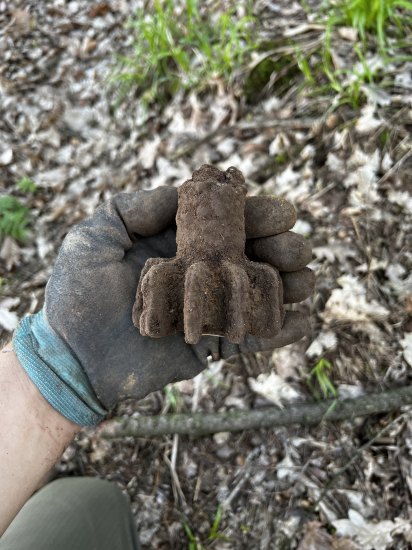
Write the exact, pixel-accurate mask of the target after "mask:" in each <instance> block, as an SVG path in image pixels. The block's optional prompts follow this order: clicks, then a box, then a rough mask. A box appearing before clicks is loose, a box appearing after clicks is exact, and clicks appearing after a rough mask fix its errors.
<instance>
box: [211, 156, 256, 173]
mask: <svg viewBox="0 0 412 550" xmlns="http://www.w3.org/2000/svg"><path fill="white" fill-rule="evenodd" d="M231 166H236V168H238V169H239V170H240V171H241V172H242V174H243V175H244V176H245V178H247V177H248V176H250V175H251V174H252V173H253V172H255V171H256V162H255V160H254V156H252V155H247V156H243V157H241V156H240V155H239V154H238V153H233V154H232V155H231V156H230V157H228V158H227V159H225V160H224V161H222V162H219V163H218V167H219V168H220V169H221V170H227V169H228V168H230V167H231Z"/></svg>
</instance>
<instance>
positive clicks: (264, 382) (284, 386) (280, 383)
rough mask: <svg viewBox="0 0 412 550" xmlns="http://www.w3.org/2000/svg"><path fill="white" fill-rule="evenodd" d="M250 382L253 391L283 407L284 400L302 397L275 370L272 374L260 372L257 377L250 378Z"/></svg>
mask: <svg viewBox="0 0 412 550" xmlns="http://www.w3.org/2000/svg"><path fill="white" fill-rule="evenodd" d="M248 384H249V387H250V389H251V390H252V391H254V392H255V393H257V394H259V395H261V396H262V397H264V398H265V399H267V400H268V401H272V403H275V405H277V406H278V407H281V408H282V407H283V403H282V401H293V400H294V399H297V398H298V397H300V394H299V393H298V392H297V391H296V390H295V389H294V388H293V387H292V386H291V385H290V384H288V383H287V382H285V381H284V380H283V378H282V377H281V376H279V375H277V374H276V373H275V372H274V371H271V372H270V374H268V373H262V374H259V376H258V377H257V378H248Z"/></svg>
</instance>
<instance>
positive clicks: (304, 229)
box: [293, 220, 312, 235]
mask: <svg viewBox="0 0 412 550" xmlns="http://www.w3.org/2000/svg"><path fill="white" fill-rule="evenodd" d="M293 232H294V233H299V235H310V234H311V233H312V226H311V224H310V223H309V222H306V221H305V220H297V221H296V223H295V225H294V226H293Z"/></svg>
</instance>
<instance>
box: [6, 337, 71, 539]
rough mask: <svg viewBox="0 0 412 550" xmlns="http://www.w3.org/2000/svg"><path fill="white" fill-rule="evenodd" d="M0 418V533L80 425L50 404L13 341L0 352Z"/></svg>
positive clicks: (36, 486)
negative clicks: (29, 374) (24, 364)
mask: <svg viewBox="0 0 412 550" xmlns="http://www.w3.org/2000/svg"><path fill="white" fill-rule="evenodd" d="M0 418H1V422H0V464H1V468H0V495H1V498H0V536H1V535H2V534H3V533H4V531H5V530H6V529H7V527H8V526H9V525H10V523H11V521H12V520H13V518H14V517H15V516H16V514H17V512H18V511H19V510H20V508H21V507H22V506H23V504H24V503H25V502H26V501H27V500H28V499H29V498H30V497H31V495H32V494H33V493H34V491H35V490H36V489H37V488H38V487H39V486H40V484H41V482H42V480H43V479H44V478H45V476H46V475H47V473H48V472H49V471H50V469H51V468H52V466H53V465H54V464H55V463H56V462H57V461H58V459H59V458H60V456H61V455H62V453H63V451H64V449H65V448H66V447H67V446H68V444H69V443H70V441H72V439H73V437H74V436H75V434H76V433H77V432H78V431H79V430H80V426H78V425H76V424H73V423H72V422H70V421H69V420H67V419H66V418H65V417H64V416H62V415H61V414H60V413H58V412H57V411H56V410H55V409H54V408H53V407H52V406H51V405H49V403H48V402H47V401H46V400H45V399H44V397H43V396H42V395H41V394H40V392H39V390H38V389H37V387H36V386H35V385H34V384H33V382H32V381H31V380H30V378H29V377H28V375H27V374H26V371H25V370H24V369H23V367H22V366H21V365H20V363H19V360H18V359H17V357H16V354H15V353H14V351H13V349H12V346H11V344H8V345H7V346H6V347H5V348H3V349H2V350H1V352H0Z"/></svg>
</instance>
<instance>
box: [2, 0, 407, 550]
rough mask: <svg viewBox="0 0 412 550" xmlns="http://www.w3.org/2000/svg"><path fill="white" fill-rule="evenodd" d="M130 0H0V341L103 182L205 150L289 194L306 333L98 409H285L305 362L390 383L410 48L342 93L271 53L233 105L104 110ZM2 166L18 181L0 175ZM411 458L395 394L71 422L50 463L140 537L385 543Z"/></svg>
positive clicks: (39, 297)
mask: <svg viewBox="0 0 412 550" xmlns="http://www.w3.org/2000/svg"><path fill="white" fill-rule="evenodd" d="M138 4H139V3H138V2H134V1H131V2H126V1H124V0H108V1H107V2H106V1H102V2H99V3H90V2H87V1H86V0H76V1H68V0H53V1H51V2H34V1H32V2H30V1H21V2H19V1H17V0H16V1H15V2H13V3H8V2H1V1H0V58H1V59H2V63H1V66H0V189H1V191H2V192H4V193H5V194H13V195H14V196H16V197H17V198H19V200H20V201H21V202H22V203H23V204H25V205H26V206H27V207H28V208H29V211H30V219H31V222H30V225H29V235H28V239H27V240H26V242H24V243H21V242H18V241H17V240H15V239H12V238H10V237H6V238H3V240H2V244H1V249H0V257H1V264H0V265H1V267H0V275H1V276H2V279H1V294H2V295H1V298H0V325H1V327H3V331H2V341H3V342H4V341H6V340H7V339H9V338H10V335H11V331H12V330H13V328H14V326H15V324H16V322H17V320H18V319H20V318H21V317H22V316H23V315H24V314H26V313H33V312H35V311H37V310H39V309H40V308H41V306H42V304H43V299H44V288H45V284H46V282H47V279H48V277H49V276H50V273H51V270H52V267H53V262H54V259H55V257H56V254H57V251H58V249H59V246H60V244H61V242H62V240H63V238H64V236H65V234H66V233H67V231H68V230H69V229H70V228H71V227H72V226H73V225H74V224H75V223H77V222H78V221H79V220H81V219H82V218H84V217H85V216H88V215H90V214H91V213H92V212H93V211H94V209H95V208H96V206H97V205H98V204H100V203H101V202H102V201H104V200H106V199H108V198H110V197H111V196H113V195H114V194H115V193H118V192H120V191H128V192H130V191H136V190H139V189H152V188H154V187H156V186H158V185H179V184H180V183H182V182H183V181H184V180H185V179H188V178H189V177H190V175H191V173H192V171H193V170H194V169H196V168H198V167H199V166H200V165H201V164H204V163H211V164H215V165H217V166H218V167H220V168H222V169H226V168H228V167H229V166H236V167H237V168H239V169H240V170H241V171H242V172H243V173H244V175H245V176H246V178H247V182H248V185H249V192H250V193H251V194H255V195H256V194H261V193H264V194H275V195H278V196H281V197H285V198H286V199H289V200H290V201H291V202H292V203H293V204H294V205H295V207H296V209H297V211H298V218H299V221H298V222H297V224H296V226H295V228H294V230H295V231H297V232H299V233H301V234H303V235H305V237H307V238H308V239H310V240H311V242H312V245H313V261H312V263H311V265H310V267H312V268H313V269H314V270H315V271H316V275H317V285H316V292H315V295H314V296H313V297H312V298H311V299H309V300H307V301H306V302H305V303H304V304H303V305H302V308H303V309H305V310H306V311H308V312H310V314H311V316H312V319H313V331H312V334H311V335H310V337H309V338H307V339H305V340H303V341H301V342H299V343H297V344H293V345H291V346H287V347H286V348H283V349H281V350H276V351H274V352H273V354H269V355H267V354H266V355H257V356H256V357H254V358H253V359H250V358H241V359H240V360H239V361H238V362H237V363H236V364H235V365H233V364H231V365H228V364H225V363H212V364H211V365H210V367H209V368H208V369H207V370H206V371H205V372H203V373H202V374H200V375H199V376H198V377H197V378H196V379H194V380H191V381H185V382H181V383H178V384H174V385H173V386H169V387H168V388H167V389H166V390H165V391H159V392H155V393H153V394H151V395H149V396H148V397H147V398H146V399H144V400H142V401H139V402H134V401H128V402H125V403H122V404H120V405H119V406H118V408H117V410H116V411H114V413H113V415H114V416H135V417H138V416H139V415H142V414H148V415H150V414H160V413H161V414H166V413H167V412H175V411H180V412H191V411H209V412H210V411H221V412H224V411H229V410H234V409H248V408H260V407H265V406H267V405H270V404H271V403H272V404H273V401H275V402H279V401H280V400H281V401H282V404H283V406H286V407H287V405H288V396H293V397H294V399H295V400H296V399H298V400H301V401H310V400H313V399H316V398H319V397H322V392H321V388H320V387H319V385H318V382H319V376H318V377H317V378H316V376H314V375H312V376H310V373H311V372H312V369H314V368H315V367H316V366H317V368H318V374H319V369H320V370H321V371H322V372H321V375H322V374H323V375H324V377H327V378H328V380H329V381H330V385H331V386H332V388H335V390H336V392H337V394H338V395H339V396H341V397H356V396H359V395H362V394H363V393H367V392H373V391H379V390H382V389H385V388H394V387H399V386H404V385H406V384H408V383H411V382H412V370H411V369H412V275H411V268H412V246H411V228H412V196H411V194H410V193H411V186H412V155H411V151H412V136H411V130H412V99H411V98H412V63H411V62H410V61H407V60H406V61H401V62H396V63H395V62H393V63H392V64H389V68H388V69H387V71H388V74H390V76H391V84H390V85H386V86H385V87H379V85H376V84H369V85H368V83H364V84H363V88H362V90H361V91H362V97H363V101H362V102H361V103H360V104H359V106H357V107H356V108H355V107H354V106H353V105H349V104H343V105H336V104H334V103H333V98H332V97H331V95H330V93H329V94H321V93H319V94H314V95H311V94H307V93H305V90H304V89H302V86H301V79H302V74H301V73H299V72H296V71H295V72H293V71H292V73H289V72H287V71H286V73H284V74H286V76H287V78H286V80H287V82H286V81H285V77H284V76H283V77H282V75H281V74H277V75H276V74H275V78H273V79H272V81H271V82H270V83H269V85H268V86H267V87H266V90H265V93H262V94H260V95H259V94H258V93H256V97H254V98H249V99H250V101H249V102H247V101H245V99H244V97H242V95H241V94H239V93H237V92H236V91H233V89H232V91H228V90H227V89H226V88H225V86H224V85H223V83H222V82H220V81H216V82H215V83H214V85H213V86H210V87H209V88H208V89H206V90H202V91H201V92H196V91H192V92H190V93H182V92H181V93H178V94H177V95H176V96H175V97H174V98H173V99H172V100H171V101H170V103H169V104H168V105H167V107H166V108H165V109H163V110H162V111H158V110H156V109H155V110H153V111H150V110H149V112H144V111H143V110H142V108H141V105H140V103H139V101H137V100H136V99H135V98H132V97H128V98H127V99H126V100H125V101H124V102H123V103H121V104H120V106H118V107H117V108H116V109H113V94H112V93H110V92H109V91H108V90H109V85H108V78H109V75H110V74H111V71H112V66H113V59H114V56H115V54H116V53H118V52H126V51H127V50H128V49H129V48H130V45H131V37H130V31H129V30H128V29H127V28H126V27H125V23H126V21H127V19H128V17H130V16H131V15H132V14H133V13H134V11H135V9H136V7H137V6H138ZM256 9H257V10H260V12H259V13H260V15H261V18H262V19H261V20H262V25H263V24H265V25H266V26H267V28H266V31H267V32H268V33H273V34H274V35H276V36H277V38H279V37H284V38H285V43H287V37H290V36H298V37H299V38H300V40H301V47H302V48H305V47H308V48H309V47H312V46H310V45H313V44H314V43H315V44H316V41H317V40H319V39H320V37H321V35H322V33H323V32H324V28H322V25H318V24H316V23H315V22H314V20H313V18H312V19H311V18H310V17H308V15H307V12H306V11H305V10H304V9H303V8H302V7H301V5H300V4H298V3H296V2H294V3H282V2H281V3H276V4H275V3H271V2H256ZM263 22H264V23H263ZM293 30H294V31H295V32H294V34H293V32H292V31H293ZM357 39H358V38H357V36H356V34H354V33H353V32H350V29H349V30H348V29H346V31H342V32H340V33H338V34H337V35H336V36H335V42H334V46H333V47H334V54H335V58H336V59H340V60H341V61H342V60H343V61H342V62H344V60H345V59H346V58H347V57H350V52H351V51H353V49H354V45H355V43H356V41H357ZM292 51H293V50H292ZM411 53H412V52H409V54H411ZM367 63H368V64H369V65H371V64H373V63H375V64H376V63H379V55H378V54H376V53H375V54H374V55H372V57H371V58H370V59H368V61H367ZM280 72H281V71H280ZM251 95H252V96H253V94H251ZM22 178H29V179H30V180H32V181H33V182H34V183H35V185H36V190H33V191H30V190H24V185H23V190H22V185H21V180H22ZM19 182H20V185H18V184H19ZM408 189H409V191H408ZM322 360H323V361H322ZM329 367H331V368H330V369H329ZM271 372H273V373H276V374H277V375H278V377H273V376H271V377H269V376H266V375H265V374H263V377H260V378H259V381H260V383H261V384H260V386H261V392H260V393H259V394H258V393H256V391H253V390H252V387H254V388H256V385H255V384H253V381H254V380H255V379H256V378H257V377H258V376H259V375H260V374H261V373H271ZM291 389H293V390H294V391H288V390H291ZM329 392H333V390H332V389H329ZM271 400H272V401H271ZM411 455H412V409H411V408H410V407H409V408H404V409H402V410H400V411H397V412H396V413H390V414H381V415H375V416H370V417H366V418H360V419H357V420H356V421H351V422H349V421H345V422H340V423H329V424H326V423H322V424H320V425H319V426H316V427H308V426H294V427H281V428H276V429H265V430H256V431H253V432H250V431H245V432H243V433H240V434H228V433H217V434H215V435H214V436H210V437H203V438H197V439H190V438H188V437H184V436H177V435H175V436H165V437H161V438H138V439H135V438H130V437H129V438H124V439H123V440H108V439H104V438H102V437H100V436H99V430H92V429H84V430H82V431H81V432H80V434H79V435H78V437H77V438H76V440H75V441H74V442H73V443H72V444H71V445H70V447H69V448H68V449H67V450H66V452H65V453H64V456H63V457H62V460H61V461H60V463H59V464H58V465H57V467H56V472H57V474H58V475H59V476H74V475H91V476H97V477H101V478H105V479H108V480H111V481H113V482H114V483H116V484H117V485H118V486H119V487H121V489H122V490H123V491H124V492H125V493H127V495H128V496H129V498H130V501H131V505H132V509H133V512H134V514H135V517H136V525H137V527H138V529H139V532H140V538H141V543H142V547H143V548H172V549H180V548H182V549H183V548H191V549H196V548H197V549H200V548H215V549H232V548H233V549H241V548H256V549H262V550H263V549H286V548H298V549H299V550H308V549H310V548H316V549H325V550H327V549H338V548H339V549H341V550H342V549H356V548H370V549H376V550H380V549H385V548H399V549H406V548H410V547H411V546H412V527H411V525H412V461H411Z"/></svg>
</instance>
